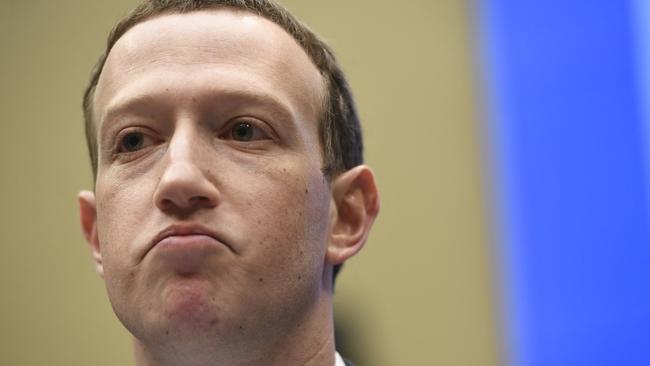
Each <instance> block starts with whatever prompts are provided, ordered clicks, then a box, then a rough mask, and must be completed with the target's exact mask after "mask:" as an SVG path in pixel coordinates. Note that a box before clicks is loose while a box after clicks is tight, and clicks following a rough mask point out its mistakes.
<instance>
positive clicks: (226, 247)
mask: <svg viewBox="0 0 650 366" xmlns="http://www.w3.org/2000/svg"><path fill="white" fill-rule="evenodd" d="M84 112H85V117H86V135H87V139H88V146H89V150H90V155H91V161H92V164H93V172H94V176H95V189H94V192H91V191H82V192H80V193H79V205H80V215H81V223H82V228H83V232H84V234H85V237H86V239H87V241H88V242H89V244H90V247H91V249H92V253H93V257H94V261H95V263H96V269H97V272H98V273H99V275H100V276H101V277H102V278H103V279H104V281H105V283H106V288H107V292H108V297H109V299H110V301H111V304H112V306H113V309H114V311H115V313H116V315H117V316H118V318H119V319H120V321H121V322H122V323H123V324H124V326H125V327H126V328H127V329H128V330H129V331H130V332H131V333H132V334H133V339H134V353H135V360H136V365H138V366H144V365H147V366H152V365H155V366H162V365H186V366H191V365H327V366H331V365H342V364H343V361H342V360H341V358H340V356H339V355H338V354H337V353H336V351H335V349H334V332H333V320H332V319H333V318H332V293H333V280H334V277H335V272H337V269H338V268H339V267H340V265H342V264H343V262H345V260H347V259H348V258H350V257H351V256H353V255H354V254H356V253H357V252H358V251H359V250H360V249H361V248H362V246H363V244H364V243H365V241H366V238H367V236H368V232H369V230H370V227H371V225H372V223H373V221H374V218H375V216H376V215H377V212H378V210H379V197H378V192H377V188H376V186H375V182H374V177H373V174H372V172H371V171H370V169H369V168H368V167H366V166H364V165H361V164H362V157H361V134H360V127H359V124H358V119H357V116H356V112H355V109H354V105H353V102H352V99H351V96H350V92H349V90H348V87H347V83H346V82H345V78H344V77H343V74H342V72H341V71H340V69H339V67H338V65H337V63H336V61H335V59H334V58H333V56H332V54H331V52H330V50H329V49H328V48H327V46H326V45H325V44H324V43H323V42H322V41H320V40H319V39H318V37H317V36H315V35H314V34H313V33H312V32H311V31H309V29H307V28H306V27H305V26H303V25H302V24H300V23H299V22H298V21H296V20H295V19H294V18H293V17H292V16H291V15H290V14H289V13H288V12H287V11H286V10H284V9H283V8H281V7H280V6H279V5H277V4H275V3H273V2H271V1H266V0H239V1H237V0H230V1H224V0H222V1H207V0H206V1H196V0H195V1H191V0H176V1H147V2H145V3H143V4H142V5H140V6H139V7H138V8H137V9H135V10H134V11H133V12H132V13H130V14H129V15H127V17H126V18H125V19H123V20H122V21H120V22H119V23H118V24H117V25H116V27H115V28H114V30H113V32H112V33H111V35H110V37H109V43H108V47H107V50H106V52H105V54H104V55H102V57H101V58H100V60H99V63H98V65H97V67H96V68H95V70H94V71H93V75H92V77H91V83H90V85H89V87H88V89H87V92H86V95H85V98H84Z"/></svg>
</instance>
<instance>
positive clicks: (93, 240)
mask: <svg viewBox="0 0 650 366" xmlns="http://www.w3.org/2000/svg"><path fill="white" fill-rule="evenodd" d="M77 199H78V201H79V218H80V219H81V230H82V232H83V234H84V237H85V238H86V241H87V242H88V244H89V245H90V250H91V251H92V255H93V260H94V262H95V270H96V271H97V273H98V274H99V275H100V276H101V277H102V278H103V277H104V266H103V264H102V254H101V251H100V247H99V238H98V236H97V205H96V203H95V194H94V193H93V192H91V191H81V192H79V195H78V196H77Z"/></svg>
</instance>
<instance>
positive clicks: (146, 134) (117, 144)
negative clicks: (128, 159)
mask: <svg viewBox="0 0 650 366" xmlns="http://www.w3.org/2000/svg"><path fill="white" fill-rule="evenodd" d="M130 133H141V134H142V136H143V139H144V141H143V142H142V148H140V149H138V150H136V151H123V150H122V140H123V139H124V137H125V136H126V135H128V134H130ZM158 140H160V139H158V138H156V137H155V136H154V133H153V131H151V129H149V128H146V127H143V126H129V127H126V128H124V129H121V130H120V131H119V132H118V133H117V134H116V135H115V141H113V151H114V153H116V154H133V153H138V152H139V151H142V150H144V149H146V148H147V147H149V146H151V145H153V144H154V143H155V142H156V141H158Z"/></svg>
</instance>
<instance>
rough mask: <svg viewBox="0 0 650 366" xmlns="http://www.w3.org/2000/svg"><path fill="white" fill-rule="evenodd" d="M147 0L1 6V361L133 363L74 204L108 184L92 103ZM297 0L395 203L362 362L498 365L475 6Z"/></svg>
mask: <svg viewBox="0 0 650 366" xmlns="http://www.w3.org/2000/svg"><path fill="white" fill-rule="evenodd" d="M133 3H134V2H133V1H126V0H121V1H81V0H77V1H73V0H61V1H44V0H41V1H20V2H19V1H4V2H3V3H2V10H1V11H0V40H1V41H0V46H1V47H2V54H1V57H0V72H1V80H2V88H0V93H1V96H0V103H1V107H2V109H1V111H2V117H3V120H2V122H1V124H0V159H1V160H0V167H1V168H2V180H1V181H0V185H1V188H2V189H0V202H1V203H2V206H3V209H2V210H0V223H1V225H2V228H1V230H0V243H1V245H2V246H1V248H2V251H1V255H0V281H2V285H1V287H0V288H1V289H2V294H1V298H0V299H1V300H0V306H1V310H2V311H1V312H0V324H1V326H0V337H1V338H0V364H1V365H97V366H101V365H129V364H132V361H131V350H130V340H129V336H128V334H127V333H126V332H125V331H124V330H123V329H122V327H121V325H120V324H119V322H118V321H117V320H116V318H115V317H114V315H113V313H112V311H111V309H110V306H109V303H108V300H107V298H106V295H105V292H104V288H103V283H102V282H101V280H100V279H99V278H98V277H97V276H96V275H95V274H94V271H93V268H92V265H91V261H90V255H89V250H88V249H87V247H86V246H85V243H84V241H83V240H82V237H81V234H80V230H79V228H78V224H77V222H78V219H77V206H76V201H75V195H76V192H77V191H78V190H79V189H80V188H88V187H90V185H91V177H90V169H89V165H88V161H87V157H86V151H85V145H84V141H83V132H82V121H81V109H80V101H81V94H82V90H83V87H84V85H85V83H86V80H87V77H88V73H89V70H90V68H91V66H92V64H93V63H94V61H95V59H96V57H97V56H98V54H99V53H100V51H101V50H102V48H103V44H104V42H105V36H106V33H107V31H108V30H109V29H110V26H111V25H112V24H113V22H114V20H115V19H116V18H117V17H118V16H120V15H121V14H123V13H124V12H125V11H126V10H127V9H128V8H130V7H131V6H132V5H133ZM285 4H286V5H287V6H288V7H289V8H290V9H292V10H294V11H295V13H296V14H297V15H298V16H299V17H301V18H302V19H303V20H305V21H306V22H307V23H308V24H310V25H311V26H312V27H313V28H314V29H315V30H317V31H318V32H319V33H321V34H322V35H324V36H325V37H326V38H327V39H329V40H330V41H331V43H332V45H333V46H334V48H335V49H336V50H337V52H338V55H339V57H340V59H341V61H342V63H343V66H344V68H345V69H346V70H347V73H348V76H349V79H350V82H351V84H352V86H353V88H354V90H355V92H356V97H357V102H358V104H359V109H360V112H361V116H362V118H363V123H364V128H365V137H366V145H367V150H366V151H367V160H368V162H369V163H370V164H371V165H372V166H373V167H374V168H375V171H376V173H377V177H378V180H379V185H380V189H381V193H382V212H381V215H380V218H379V220H378V221H377V223H376V227H375V230H374V231H373V233H372V235H371V238H370V241H369V243H368V245H367V246H366V248H365V249H364V251H363V252H362V253H361V255H360V256H359V257H357V258H355V259H354V260H352V261H351V262H350V263H349V264H348V265H347V267H346V269H345V270H344V272H343V274H342V276H341V277H340V280H339V284H338V288H337V295H336V301H335V303H336V306H337V309H338V311H339V313H340V314H341V316H342V318H343V319H344V320H345V322H346V324H347V327H348V328H350V329H351V335H352V336H353V337H354V338H353V341H354V342H353V343H354V344H356V345H357V346H358V347H360V349H361V352H362V359H360V360H359V361H363V362H364V363H365V365H378V366H382V365H407V364H412V365H468V366H470V365H471V366H482V365H485V366H487V365H497V364H499V361H498V357H499V356H498V353H499V352H498V349H499V348H500V342H499V341H498V337H497V334H498V329H496V328H495V325H496V321H495V317H494V309H495V306H493V302H494V291H493V289H492V287H493V286H492V281H491V269H490V253H489V252H488V247H487V240H486V238H487V237H488V234H487V227H486V219H485V214H484V207H483V196H482V193H483V192H482V190H483V184H482V176H481V170H480V165H479V157H480V149H479V148H478V147H477V140H478V135H477V131H476V123H475V119H476V114H477V113H476V108H475V96H474V90H473V83H474V80H473V72H472V58H471V55H470V51H471V44H470V42H469V41H470V34H469V29H470V27H469V26H470V24H469V23H468V14H469V9H467V8H466V7H465V6H464V5H463V2H462V1H458V0H436V1H423V0H419V1H416V0H411V1H405V2H402V3H401V5H400V6H397V5H395V4H397V2H395V1H388V0H381V1H370V0H368V1H355V0H330V1H318V2H317V1H305V0H303V1H299V0H286V1H285ZM360 366H364V365H363V364H361V365H360Z"/></svg>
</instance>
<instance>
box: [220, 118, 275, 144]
mask: <svg viewBox="0 0 650 366" xmlns="http://www.w3.org/2000/svg"><path fill="white" fill-rule="evenodd" d="M244 124H245V125H248V126H249V127H250V128H251V129H252V130H253V131H252V134H253V136H251V137H250V140H237V139H236V138H235V135H234V133H235V128H236V127H238V126H241V125H244ZM269 129H270V128H265V127H261V126H260V123H259V122H256V121H255V120H253V119H249V118H239V119H236V120H234V121H233V122H232V123H229V124H228V125H227V126H226V128H225V130H224V132H223V133H221V134H220V135H219V138H222V139H227V140H233V141H237V142H242V143H246V142H249V143H250V142H255V141H263V140H271V139H273V135H274V134H273V131H269ZM256 132H257V135H256Z"/></svg>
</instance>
